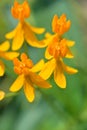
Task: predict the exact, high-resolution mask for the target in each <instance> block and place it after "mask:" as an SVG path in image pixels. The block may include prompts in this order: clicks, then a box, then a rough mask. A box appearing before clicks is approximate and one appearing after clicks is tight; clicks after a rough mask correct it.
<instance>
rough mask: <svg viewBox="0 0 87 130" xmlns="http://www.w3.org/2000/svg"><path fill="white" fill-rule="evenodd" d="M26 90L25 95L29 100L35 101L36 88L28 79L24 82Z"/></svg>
mask: <svg viewBox="0 0 87 130" xmlns="http://www.w3.org/2000/svg"><path fill="white" fill-rule="evenodd" d="M24 92H25V96H26V98H27V99H28V101H29V102H33V100H34V98H35V94H34V88H33V85H32V83H31V82H30V81H29V80H28V81H27V80H25V82H24Z"/></svg>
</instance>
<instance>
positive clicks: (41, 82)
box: [27, 72, 51, 88]
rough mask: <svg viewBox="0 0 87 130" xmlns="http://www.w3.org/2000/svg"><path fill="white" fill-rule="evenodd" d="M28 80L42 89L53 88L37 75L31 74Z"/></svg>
mask: <svg viewBox="0 0 87 130" xmlns="http://www.w3.org/2000/svg"><path fill="white" fill-rule="evenodd" d="M27 78H29V79H30V80H31V82H32V83H33V84H34V85H37V86H38V87H40V88H50V87H51V85H50V84H49V83H48V82H47V81H45V80H44V79H43V78H42V77H40V76H39V75H37V74H36V73H33V72H29V76H27Z"/></svg>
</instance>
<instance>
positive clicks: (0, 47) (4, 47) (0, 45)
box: [0, 41, 10, 51]
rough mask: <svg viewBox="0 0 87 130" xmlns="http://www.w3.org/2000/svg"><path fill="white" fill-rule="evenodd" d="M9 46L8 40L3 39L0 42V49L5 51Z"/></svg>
mask: <svg viewBox="0 0 87 130" xmlns="http://www.w3.org/2000/svg"><path fill="white" fill-rule="evenodd" d="M9 48H10V43H9V41H5V42H3V43H1V44H0V51H7V50H8V49H9Z"/></svg>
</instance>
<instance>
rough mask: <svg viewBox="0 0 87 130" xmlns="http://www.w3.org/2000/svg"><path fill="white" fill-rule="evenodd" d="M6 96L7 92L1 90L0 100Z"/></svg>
mask: <svg viewBox="0 0 87 130" xmlns="http://www.w3.org/2000/svg"><path fill="white" fill-rule="evenodd" d="M4 97H5V92H3V91H2V90H0V101H1V100H3V98H4Z"/></svg>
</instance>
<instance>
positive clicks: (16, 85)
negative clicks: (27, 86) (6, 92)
mask: <svg viewBox="0 0 87 130" xmlns="http://www.w3.org/2000/svg"><path fill="white" fill-rule="evenodd" d="M23 85H24V75H19V76H18V77H17V79H16V80H15V81H14V83H13V84H12V85H11V87H10V91H11V92H17V91H19V90H20V89H21V88H22V86H23Z"/></svg>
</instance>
